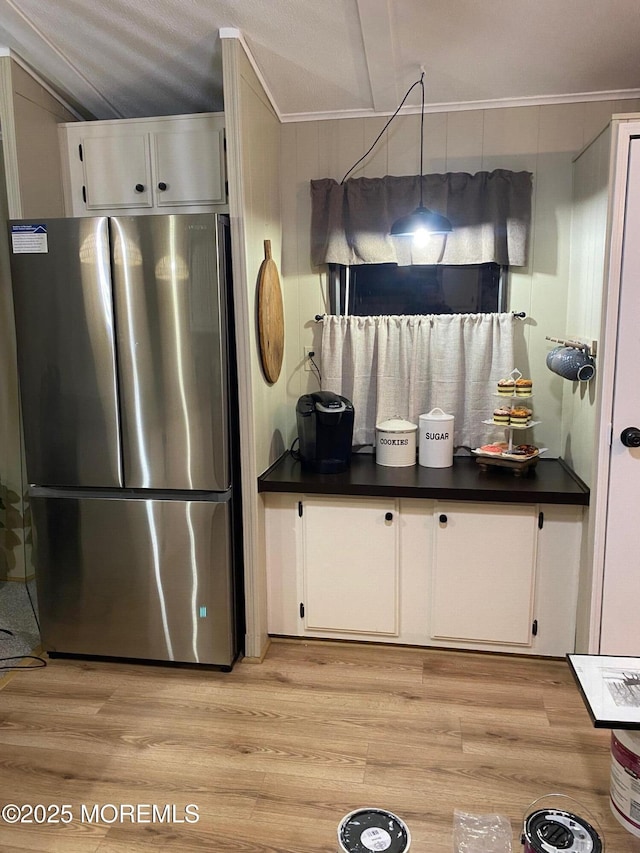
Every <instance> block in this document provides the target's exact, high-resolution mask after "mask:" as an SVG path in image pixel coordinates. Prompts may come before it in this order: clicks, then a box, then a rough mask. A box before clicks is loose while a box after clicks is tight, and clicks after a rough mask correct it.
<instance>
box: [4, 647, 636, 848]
mask: <svg viewBox="0 0 640 853" xmlns="http://www.w3.org/2000/svg"><path fill="white" fill-rule="evenodd" d="M609 739H610V733H609V732H608V731H606V730H596V729H594V728H593V726H592V724H591V721H590V719H589V717H588V714H587V712H586V710H585V708H584V705H583V703H582V700H581V698H580V696H579V694H578V690H577V688H576V686H575V684H574V681H573V678H572V676H571V674H570V672H569V668H568V665H567V664H566V663H565V662H564V661H549V660H537V659H524V658H518V657H511V656H497V655H486V654H473V653H465V652H446V651H440V650H424V649H422V650H417V649H404V648H389V647H378V646H368V645H346V644H331V643H313V642H274V643H273V644H272V646H271V648H270V650H269V652H268V654H267V657H266V659H265V661H264V663H262V664H253V663H245V662H241V663H239V664H237V665H236V667H235V668H234V670H233V672H232V673H228V674H224V673H219V672H211V671H200V670H193V669H172V668H167V667H155V666H142V665H125V664H116V663H102V662H86V661H85V662H83V661H68V660H64V661H61V660H55V661H51V662H50V664H49V666H47V667H46V668H44V669H35V670H33V671H31V672H20V673H16V674H15V675H14V676H13V677H12V678H10V679H7V680H5V681H4V682H3V684H2V689H0V805H1V804H4V803H16V804H22V803H30V804H36V803H42V804H54V803H55V804H58V805H63V804H69V805H70V806H71V807H72V813H73V818H74V819H73V821H72V822H71V823H69V824H68V825H64V824H57V825H45V826H37V825H34V824H30V825H20V826H9V825H7V824H6V823H3V822H2V821H0V851H2V853H13V851H64V853H94V851H97V853H138V851H141V850H143V849H145V850H146V849H149V850H157V851H192V850H211V851H217V853H289V851H291V853H336V851H337V842H336V830H337V826H338V824H339V822H340V819H341V818H342V817H343V816H344V815H345V814H347V813H348V812H349V811H351V810H352V809H354V808H357V807H359V806H367V805H369V806H371V805H375V806H379V807H382V808H386V809H389V810H391V811H393V812H395V813H396V814H398V815H399V816H400V817H402V818H403V819H404V820H405V821H406V823H407V824H408V825H409V828H410V830H411V833H412V837H413V842H412V845H411V851H412V853H452V851H453V841H452V825H453V815H454V810H456V809H458V810H461V811H467V812H471V813H473V814H490V813H497V814H501V815H504V816H505V817H508V818H509V819H510V821H511V824H512V827H513V850H514V851H515V852H516V853H517V851H520V850H522V847H521V845H520V828H521V823H522V817H523V815H524V814H526V813H527V811H528V809H529V806H530V804H531V803H532V802H533V801H534V800H535V799H536V798H538V797H541V796H543V795H545V794H549V793H553V792H556V793H561V794H565V795H568V796H570V797H573V798H574V800H576V801H577V804H575V806H572V803H570V802H569V801H567V802H565V801H562V803H556V805H557V806H558V805H559V807H561V808H565V809H566V810H568V811H575V812H576V813H578V814H582V816H583V817H586V818H588V816H589V815H588V814H587V813H586V812H585V810H588V812H589V813H591V814H595V816H596V818H597V819H598V821H599V823H600V825H601V827H602V829H603V832H604V837H605V842H606V847H605V850H606V853H632V851H633V853H637V851H639V850H640V840H638V839H635V838H634V837H633V836H632V835H630V834H629V833H628V832H626V830H624V829H623V828H622V827H621V826H620V825H619V824H618V823H617V822H616V821H615V820H614V818H613V817H612V815H611V813H610V810H609V804H608V796H609V761H610V759H609ZM189 803H194V804H196V805H197V806H198V811H199V815H200V820H199V822H198V823H195V824H189V823H178V822H176V823H172V824H171V825H166V824H152V823H146V824H145V823H137V824H133V823H131V822H130V820H128V819H126V820H125V821H124V822H115V823H105V822H102V823H98V824H94V823H87V822H84V823H83V822H82V821H81V820H80V817H81V804H85V805H88V806H92V805H93V804H98V805H99V806H104V805H108V804H110V805H114V806H120V805H123V804H124V805H128V804H132V805H134V806H138V805H139V806H146V805H156V806H163V805H164V804H175V805H176V807H177V809H176V817H178V818H183V817H184V807H185V805H186V804H189ZM545 804H546V805H549V803H545ZM581 806H582V807H583V809H582V811H581ZM538 807H539V806H538ZM148 814H149V813H148V812H147V811H145V810H144V809H143V811H142V816H143V817H145V816H147V815H148ZM104 815H105V816H106V818H107V820H111V819H112V817H113V815H114V810H113V809H111V808H107V809H106V811H105V812H104Z"/></svg>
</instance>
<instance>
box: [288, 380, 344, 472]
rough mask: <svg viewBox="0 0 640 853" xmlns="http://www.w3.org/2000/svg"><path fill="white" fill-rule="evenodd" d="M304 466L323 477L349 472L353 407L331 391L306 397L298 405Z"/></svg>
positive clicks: (300, 448) (297, 417)
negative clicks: (347, 470)
mask: <svg viewBox="0 0 640 853" xmlns="http://www.w3.org/2000/svg"><path fill="white" fill-rule="evenodd" d="M296 422H297V424H298V438H299V439H300V447H299V452H300V459H301V460H302V465H303V467H305V468H308V469H309V470H311V471H317V472H318V473H320V474H338V473H339V472H340V471H346V469H347V468H348V467H349V463H350V462H351V444H352V440H353V405H352V404H351V403H350V401H349V400H347V398H346V397H341V396H340V395H339V394H334V393H333V392H332V391H316V392H314V393H313V394H304V395H303V396H302V397H300V399H299V400H298V403H297V405H296Z"/></svg>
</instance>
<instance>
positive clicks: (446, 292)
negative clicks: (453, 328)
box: [329, 263, 508, 316]
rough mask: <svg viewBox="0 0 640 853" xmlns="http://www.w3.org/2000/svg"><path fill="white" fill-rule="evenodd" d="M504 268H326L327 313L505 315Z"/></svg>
mask: <svg viewBox="0 0 640 853" xmlns="http://www.w3.org/2000/svg"><path fill="white" fill-rule="evenodd" d="M507 271H508V267H506V266H500V265H499V264H494V263H489V264H473V265H468V266H445V265H437V266H436V265H434V266H398V265H397V264H359V265H354V266H350V267H347V266H343V265H342V264H329V303H330V310H331V313H332V314H355V315H361V316H362V315H364V316H368V315H375V314H479V313H491V312H501V311H505V310H506V290H507V287H506V283H507Z"/></svg>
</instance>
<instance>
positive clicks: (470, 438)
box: [321, 313, 516, 448]
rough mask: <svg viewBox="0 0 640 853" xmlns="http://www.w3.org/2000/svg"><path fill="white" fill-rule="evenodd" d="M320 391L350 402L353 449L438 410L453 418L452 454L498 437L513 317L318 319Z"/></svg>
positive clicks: (509, 368) (510, 367) (510, 364)
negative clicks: (496, 417)
mask: <svg viewBox="0 0 640 853" xmlns="http://www.w3.org/2000/svg"><path fill="white" fill-rule="evenodd" d="M322 322H323V330H322V352H321V374H322V388H323V390H325V391H333V392H335V393H337V394H341V395H342V396H344V397H347V399H349V400H351V402H352V403H353V406H354V410H355V420H354V436H353V441H354V444H357V445H360V444H363V445H364V444H374V443H375V426H376V424H377V423H381V422H382V421H384V420H387V419H388V418H392V417H402V418H406V419H407V420H409V421H412V422H413V423H415V424H417V423H418V417H419V415H421V414H424V413H425V412H429V411H431V409H433V408H434V407H436V406H438V407H439V408H441V409H443V410H444V411H445V412H447V413H448V414H452V415H454V416H455V424H454V426H455V432H454V445H455V447H469V448H474V447H478V446H479V445H481V444H484V443H486V442H487V441H488V440H489V438H490V437H491V436H494V437H495V429H496V428H495V427H492V426H487V425H484V424H483V423H482V421H483V420H486V419H490V418H491V416H492V413H493V409H494V408H495V406H496V405H497V403H496V400H495V397H494V396H493V395H494V392H495V391H496V383H497V382H498V380H499V379H502V378H503V377H505V376H507V375H508V374H509V373H510V372H511V371H512V370H513V369H514V364H513V359H514V354H513V339H514V323H515V322H516V320H515V318H514V315H513V314H511V313H504V314H428V315H415V316H413V315H412V316H409V315H407V316H404V315H398V316H375V317H355V316H354V317H342V316H336V315H327V316H325V317H324V319H323V321H322Z"/></svg>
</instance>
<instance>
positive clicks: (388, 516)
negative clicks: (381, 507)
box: [384, 512, 393, 521]
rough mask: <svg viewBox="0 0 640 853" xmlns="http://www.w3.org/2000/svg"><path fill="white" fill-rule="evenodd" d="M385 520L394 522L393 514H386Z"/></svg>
mask: <svg viewBox="0 0 640 853" xmlns="http://www.w3.org/2000/svg"><path fill="white" fill-rule="evenodd" d="M384 520H385V521H393V513H392V512H385V514H384Z"/></svg>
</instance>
